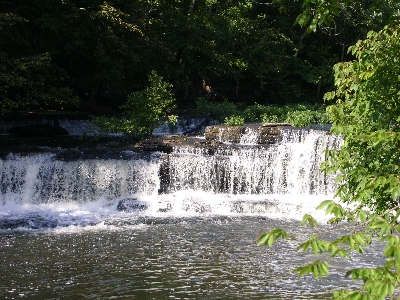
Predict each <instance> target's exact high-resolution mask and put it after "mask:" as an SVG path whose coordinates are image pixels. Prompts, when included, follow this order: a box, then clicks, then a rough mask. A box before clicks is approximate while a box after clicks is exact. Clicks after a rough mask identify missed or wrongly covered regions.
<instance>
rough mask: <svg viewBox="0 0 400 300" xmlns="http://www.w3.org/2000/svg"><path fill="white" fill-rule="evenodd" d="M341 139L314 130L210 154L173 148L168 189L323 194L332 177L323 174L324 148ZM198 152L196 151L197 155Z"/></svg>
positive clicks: (330, 188)
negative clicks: (274, 141)
mask: <svg viewBox="0 0 400 300" xmlns="http://www.w3.org/2000/svg"><path fill="white" fill-rule="evenodd" d="M340 143H341V140H340V138H338V137H336V136H333V135H330V134H328V133H327V132H326V131H317V130H302V129H298V130H285V131H284V132H283V141H282V142H281V143H277V144H273V145H268V146H259V145H257V146H256V145H254V146H249V145H243V146H242V147H223V148H219V149H217V151H216V152H215V153H214V155H204V154H203V153H201V152H200V151H199V150H198V149H191V148H188V149H187V151H186V153H185V152H184V151H183V149H182V148H181V147H176V148H175V151H174V153H172V154H171V155H170V156H169V166H168V168H169V173H170V182H169V185H170V189H171V190H172V191H179V190H185V189H192V190H202V191H209V192H213V193H228V194H293V195H304V194H308V195H327V194H331V193H333V191H334V188H335V184H334V178H333V176H332V175H330V176H327V175H326V174H324V173H323V172H321V170H320V168H319V166H320V164H321V163H322V162H323V161H324V160H325V155H324V151H325V150H327V149H335V148H337V147H339V145H340ZM199 152H200V154H199Z"/></svg>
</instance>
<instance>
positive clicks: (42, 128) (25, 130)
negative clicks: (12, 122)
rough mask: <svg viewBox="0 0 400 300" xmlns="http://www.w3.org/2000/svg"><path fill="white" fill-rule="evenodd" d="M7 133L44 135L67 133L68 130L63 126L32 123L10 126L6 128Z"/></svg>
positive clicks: (33, 135)
mask: <svg viewBox="0 0 400 300" xmlns="http://www.w3.org/2000/svg"><path fill="white" fill-rule="evenodd" d="M8 133H9V134H14V135H17V136H23V137H45V136H60V135H68V134H69V133H68V131H67V130H66V129H65V128H63V127H60V126H53V125H48V124H33V125H25V126H20V127H12V128H10V129H9V130H8Z"/></svg>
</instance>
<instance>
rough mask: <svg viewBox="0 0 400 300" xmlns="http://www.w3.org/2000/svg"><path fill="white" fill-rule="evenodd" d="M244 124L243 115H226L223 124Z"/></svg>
mask: <svg viewBox="0 0 400 300" xmlns="http://www.w3.org/2000/svg"><path fill="white" fill-rule="evenodd" d="M243 124H244V117H241V116H230V117H226V118H225V121H224V125H227V126H242V125H243Z"/></svg>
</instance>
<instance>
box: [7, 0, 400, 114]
mask: <svg viewBox="0 0 400 300" xmlns="http://www.w3.org/2000/svg"><path fill="white" fill-rule="evenodd" d="M1 2H2V4H1V6H2V11H1V12H0V28H1V30H0V74H1V75H0V113H7V112H13V111H21V110H39V111H40V110H48V109H53V110H87V109H89V110H99V111H109V110H115V109H118V108H119V107H120V106H122V105H124V104H125V103H126V101H127V99H128V96H129V95H131V94H132V93H134V92H138V91H141V90H144V89H145V88H146V84H147V83H148V77H149V75H150V74H151V72H152V71H154V72H156V73H157V74H159V75H160V76H162V77H163V78H164V80H165V81H166V82H168V83H169V84H171V85H172V86H173V93H174V96H175V98H176V99H177V104H178V105H179V106H181V107H189V108H190V107H194V106H195V102H196V100H197V99H198V98H199V97H207V98H208V100H210V101H215V102H223V101H230V102H234V103H236V104H238V105H242V106H246V105H253V104H254V103H259V104H263V105H265V104H286V103H299V102H310V103H322V102H323V100H322V97H323V94H324V93H325V92H327V91H330V90H332V89H333V74H332V67H333V65H334V64H335V63H337V62H340V61H347V60H350V59H352V55H351V53H350V54H349V53H348V52H347V49H348V47H349V46H350V45H353V44H355V43H356V42H357V40H359V39H363V38H365V37H366V34H367V32H368V31H369V30H371V29H380V28H382V27H383V25H385V24H386V23H387V22H388V19H389V18H390V16H391V15H393V11H394V10H395V5H394V4H393V3H391V2H390V1H383V2H384V3H385V5H382V6H381V7H382V8H381V9H380V11H379V13H377V12H376V10H372V7H373V6H374V3H375V2H373V1H372V2H371V1H342V2H337V1H333V2H335V3H337V5H336V6H335V7H334V9H333V10H331V12H332V15H324V16H323V18H321V17H318V14H319V10H318V9H317V8H315V7H313V6H312V3H313V1H305V2H304V3H302V2H301V1H291V0H270V1H244V0H236V1H217V0H203V1H196V0H190V1H189V0H186V1H142V0H136V1H129V2H127V1H120V0H110V1H83V0H63V1H61V0H59V1H49V0H35V1H22V0H12V1H11V0H8V1H1ZM324 2H326V3H331V2H332V1H324ZM333 2H332V3H333ZM316 17H318V18H316ZM296 18H297V22H298V24H295V21H296ZM324 18H325V19H324ZM315 20H317V21H315ZM321 20H322V21H321ZM323 21H326V22H323ZM328 21H329V22H328ZM310 22H311V23H310ZM299 24H300V25H303V26H300V25H299ZM316 25H319V26H318V27H317V26H316ZM310 28H311V29H312V30H310Z"/></svg>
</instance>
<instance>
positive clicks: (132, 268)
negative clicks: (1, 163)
mask: <svg viewBox="0 0 400 300" xmlns="http://www.w3.org/2000/svg"><path fill="white" fill-rule="evenodd" d="M122 224H123V225H122ZM275 226H281V227H284V228H286V229H288V228H291V229H292V230H293V229H296V230H297V235H298V237H299V238H300V240H301V239H302V236H303V234H304V236H305V235H306V232H305V230H303V229H299V228H298V227H299V223H298V221H287V220H286V221H278V220H273V219H268V218H261V217H238V218H231V217H207V218H200V217H196V218H177V219H153V220H147V222H146V223H137V222H135V223H134V224H129V220H120V221H115V220H114V221H113V224H108V225H107V224H102V225H99V226H96V227H93V228H91V229H89V227H86V228H82V227H76V228H71V227H68V228H64V229H46V230H24V231H15V230H13V231H2V232H1V233H0V249H1V260H2V261H1V266H0V274H1V281H0V296H1V299H20V298H26V299H244V298H248V299H329V298H330V297H331V292H332V291H333V290H335V289H338V288H340V287H349V286H351V285H354V283H353V282H351V281H349V280H347V279H344V278H343V275H342V274H344V272H345V271H344V269H343V268H344V267H348V266H349V261H346V260H333V261H332V260H330V264H331V265H332V266H334V268H335V269H336V270H333V272H332V274H331V275H330V276H328V277H327V278H324V279H323V280H319V281H316V280H314V279H313V278H311V277H303V278H298V277H297V276H296V275H295V274H292V273H290V270H291V269H293V268H294V267H296V266H299V265H300V264H302V263H305V262H310V261H311V259H312V258H313V257H312V256H311V255H305V254H299V253H298V252H296V251H295V247H296V245H295V243H298V242H286V243H283V244H279V246H276V247H274V248H271V249H268V248H266V247H257V246H256V238H257V235H258V233H259V231H260V229H265V230H268V229H271V228H273V227H275ZM324 230H325V229H322V231H324ZM326 234H327V236H330V235H331V234H330V233H329V232H328V233H326ZM332 234H333V235H335V234H336V233H334V232H333V233H332ZM368 257H369V256H368V254H367V256H366V258H367V260H368ZM325 258H326V257H325ZM370 259H371V261H374V260H376V257H374V255H373V253H371V255H370ZM328 260H329V258H328ZM355 264H357V260H355ZM367 264H368V262H367Z"/></svg>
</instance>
